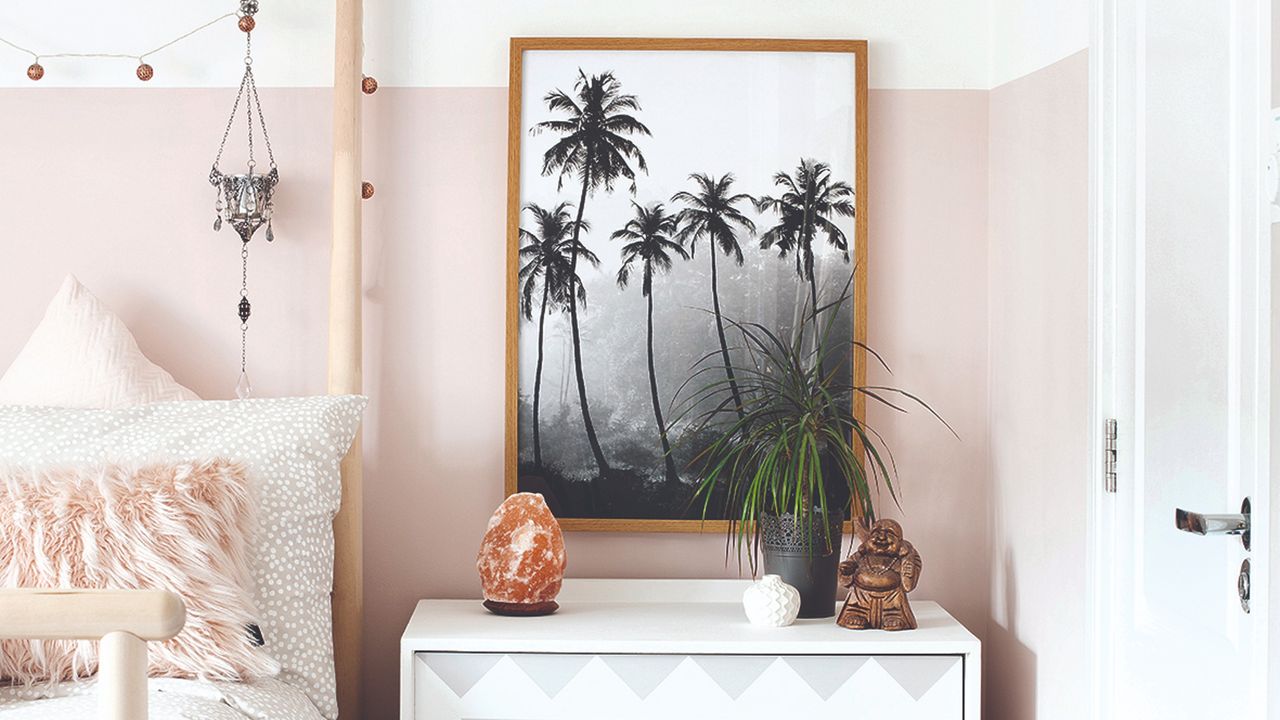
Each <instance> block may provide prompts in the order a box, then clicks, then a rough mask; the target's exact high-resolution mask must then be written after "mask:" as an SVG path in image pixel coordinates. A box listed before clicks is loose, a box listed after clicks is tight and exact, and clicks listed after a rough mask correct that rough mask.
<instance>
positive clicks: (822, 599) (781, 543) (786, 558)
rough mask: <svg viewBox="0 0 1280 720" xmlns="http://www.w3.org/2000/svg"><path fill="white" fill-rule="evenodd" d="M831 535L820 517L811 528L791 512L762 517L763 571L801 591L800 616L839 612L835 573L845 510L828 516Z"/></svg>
mask: <svg viewBox="0 0 1280 720" xmlns="http://www.w3.org/2000/svg"><path fill="white" fill-rule="evenodd" d="M827 520H828V521H829V530H830V535H829V536H828V535H826V534H824V532H823V529H822V524H821V522H820V520H819V519H815V520H814V521H812V522H811V523H810V527H809V532H805V527H804V526H803V525H802V524H800V523H797V522H796V517H795V516H794V515H792V514H790V513H787V514H785V515H764V516H763V517H761V518H760V530H761V540H762V542H761V544H762V545H763V546H764V571H765V572H766V573H768V574H770V575H781V576H782V581H783V582H785V583H787V584H788V585H790V586H792V587H794V588H795V589H796V590H799V591H800V617H802V618H829V617H833V616H834V615H835V614H836V575H837V572H838V570H839V567H840V540H841V538H840V533H841V530H842V526H843V524H844V515H843V513H838V512H837V513H832V514H830V515H828V516H827Z"/></svg>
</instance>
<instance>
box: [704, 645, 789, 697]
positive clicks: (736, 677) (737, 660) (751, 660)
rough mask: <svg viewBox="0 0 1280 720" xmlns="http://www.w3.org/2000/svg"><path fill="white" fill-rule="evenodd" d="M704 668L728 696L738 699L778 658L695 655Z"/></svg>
mask: <svg viewBox="0 0 1280 720" xmlns="http://www.w3.org/2000/svg"><path fill="white" fill-rule="evenodd" d="M691 657H692V658H693V661H694V662H695V663H697V664H698V667H700V668H702V670H703V672H705V673H706V674H707V675H708V676H710V678H711V679H712V680H714V681H715V683H716V685H719V686H720V689H721V690H723V691H724V692H725V694H726V695H728V696H729V697H731V698H733V699H734V700H737V699H738V696H739V695H741V694H742V693H744V692H746V689H747V688H749V687H751V684H752V683H754V682H755V681H756V679H757V678H759V677H760V676H761V675H763V674H764V671H765V670H767V669H769V666H770V665H772V664H773V663H775V662H777V660H778V658H776V657H772V656H761V655H693V656H691Z"/></svg>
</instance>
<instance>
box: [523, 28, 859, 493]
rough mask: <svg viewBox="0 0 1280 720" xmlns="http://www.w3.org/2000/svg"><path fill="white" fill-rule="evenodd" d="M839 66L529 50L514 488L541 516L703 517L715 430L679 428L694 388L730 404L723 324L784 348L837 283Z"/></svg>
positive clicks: (847, 263) (847, 234) (750, 56)
mask: <svg viewBox="0 0 1280 720" xmlns="http://www.w3.org/2000/svg"><path fill="white" fill-rule="evenodd" d="M852 62H853V59H852V58H851V57H840V56H829V55H824V54H819V53H812V54H810V53H733V52H723V53H716V52H710V53H627V52H555V51H546V52H538V53H529V55H528V59H527V60H526V66H525V73H524V78H525V81H524V82H525V85H524V89H523V107H522V113H521V117H522V123H523V127H522V131H523V132H522V139H521V142H522V151H521V152H522V155H521V166H520V174H521V178H520V179H521V197H520V198H519V200H520V204H521V212H520V226H519V258H518V263H519V268H520V269H519V276H518V281H519V288H518V290H519V311H520V325H519V415H518V428H519V430H518V432H519V438H518V444H519V489H520V490H521V491H530V492H540V493H542V494H543V495H544V496H545V497H546V499H547V501H548V504H549V505H550V506H551V509H552V510H553V512H555V513H556V515H558V516H560V517H581V518H648V519H696V518H699V517H701V513H702V504H701V501H699V502H697V503H696V504H694V503H692V499H693V496H694V492H695V491H696V488H697V483H698V481H699V479H700V471H699V467H698V462H697V460H698V456H699V453H700V452H701V451H702V450H704V449H705V448H706V447H707V446H708V445H709V444H710V443H711V442H712V441H713V440H714V438H715V434H716V431H717V426H716V425H715V424H712V425H711V426H709V427H703V426H701V424H700V423H699V422H697V421H695V420H694V418H695V417H697V416H698V415H699V414H700V412H699V411H704V410H705V409H706V408H700V407H696V406H694V407H690V402H689V400H690V398H692V397H694V396H695V395H696V394H697V391H698V390H700V389H701V388H703V387H705V386H706V385H707V384H709V383H713V382H714V383H717V384H718V387H720V388H721V389H722V390H723V392H724V393H725V395H726V397H729V398H733V397H736V396H737V394H738V393H739V392H741V391H740V389H739V387H738V382H737V381H736V379H735V378H734V376H733V368H734V367H735V366H738V367H741V365H740V364H741V363H743V362H745V361H746V360H747V358H746V357H745V355H744V354H743V353H742V352H741V350H740V348H741V345H742V338H741V333H740V332H739V331H737V330H736V329H735V327H734V323H735V322H758V323H761V324H762V325H764V326H767V327H769V328H770V329H772V330H774V331H775V332H778V333H779V334H786V333H788V332H790V330H791V329H792V328H794V327H795V326H796V324H797V322H798V321H799V319H800V317H801V314H802V313H807V312H812V311H813V308H814V306H815V305H818V306H821V305H825V304H827V303H830V302H832V301H833V300H835V299H836V298H837V297H838V296H839V295H840V294H841V293H842V292H844V291H846V289H847V288H848V286H849V282H850V277H851V275H852V273H853V263H852V258H853V257H854V256H855V246H854V243H855V241H856V236H855V231H854V218H855V215H856V212H857V210H856V196H857V192H856V188H855V187H854V185H853V183H854V169H855V167H856V160H857V158H856V157H855V147H856V143H855V130H854V127H855V125H854V105H853V98H854V68H853V66H852ZM848 309H849V312H847V313H844V314H843V315H842V316H841V319H840V320H839V322H838V323H837V326H836V328H835V332H836V333H837V335H838V336H839V337H840V338H841V339H842V340H843V341H844V342H843V343H842V344H843V345H844V346H847V347H849V349H850V353H849V354H848V355H847V356H844V357H842V358H841V359H839V360H838V363H839V364H840V366H841V367H840V368H837V370H838V371H840V372H852V348H853V344H852V339H853V312H852V310H853V309H852V307H849V308H848ZM707 402H708V401H704V403H703V404H704V405H705V404H707ZM728 407H729V408H732V407H733V403H732V402H730V403H729V404H728ZM726 414H728V413H726ZM730 421H731V418H728V417H726V418H725V422H730ZM718 509H719V508H718V506H717V505H716V504H715V503H713V504H712V511H713V512H712V513H711V514H710V517H717V515H716V514H715V511H716V510H718Z"/></svg>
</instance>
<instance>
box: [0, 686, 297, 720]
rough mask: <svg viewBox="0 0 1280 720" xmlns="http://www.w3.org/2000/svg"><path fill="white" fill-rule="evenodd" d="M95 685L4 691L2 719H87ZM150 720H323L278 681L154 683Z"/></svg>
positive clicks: (94, 706)
mask: <svg viewBox="0 0 1280 720" xmlns="http://www.w3.org/2000/svg"><path fill="white" fill-rule="evenodd" d="M96 686H97V681H96V680H87V681H85V682H80V683H57V684H54V685H46V686H39V687H30V688H22V687H3V688H0V718H2V719H3V720H83V719H84V718H92V717H95V716H96V715H97V713H98V696H97V690H96ZM147 695H148V704H149V705H150V713H151V714H150V718H151V719H152V720H247V719H248V720H322V718H321V715H320V713H319V711H317V710H316V708H315V705H312V704H311V701H310V700H308V699H307V696H306V695H305V694H304V693H303V692H302V691H301V690H299V689H297V688H295V687H293V686H291V685H288V684H286V683H283V682H281V681H279V680H274V679H264V680H259V681H256V682H253V683H225V682H203V681H200V680H177V679H172V678H153V679H152V680H151V682H150V683H149V687H148V690H147Z"/></svg>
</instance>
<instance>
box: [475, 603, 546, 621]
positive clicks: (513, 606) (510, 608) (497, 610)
mask: <svg viewBox="0 0 1280 720" xmlns="http://www.w3.org/2000/svg"><path fill="white" fill-rule="evenodd" d="M484 606H485V607H486V608H488V610H489V612H491V613H493V614H494V615H505V616H507V617H536V616H538V615H550V614H551V613H553V612H555V611H556V610H559V609H560V603H557V602H556V601H555V600H551V601H549V602H535V603H508V602H498V601H496V600H485V601H484Z"/></svg>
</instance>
